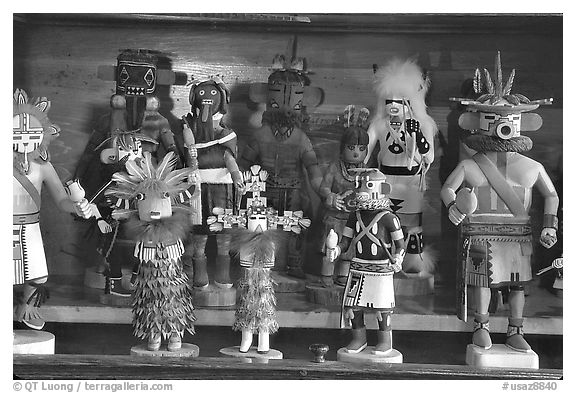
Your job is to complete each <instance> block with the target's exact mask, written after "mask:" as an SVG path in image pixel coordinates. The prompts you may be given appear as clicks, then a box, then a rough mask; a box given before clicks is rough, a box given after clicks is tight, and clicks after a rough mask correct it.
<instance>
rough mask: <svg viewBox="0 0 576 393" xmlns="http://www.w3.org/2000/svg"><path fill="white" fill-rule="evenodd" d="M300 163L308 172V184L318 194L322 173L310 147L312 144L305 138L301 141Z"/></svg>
mask: <svg viewBox="0 0 576 393" xmlns="http://www.w3.org/2000/svg"><path fill="white" fill-rule="evenodd" d="M302 147H303V152H302V155H301V158H302V163H303V164H304V167H305V168H306V171H307V172H308V178H309V179H310V184H311V185H312V188H313V189H314V191H315V192H316V193H319V192H320V191H319V189H320V183H322V172H320V167H319V166H318V158H317V157H316V153H315V152H314V148H313V147H312V142H310V139H308V138H307V137H306V138H305V139H304V141H303V146H302Z"/></svg>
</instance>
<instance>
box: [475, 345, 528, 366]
mask: <svg viewBox="0 0 576 393" xmlns="http://www.w3.org/2000/svg"><path fill="white" fill-rule="evenodd" d="M466 364H468V365H470V366H474V367H497V368H533V369H538V368H539V358H538V355H537V354H536V352H534V351H532V350H531V351H529V352H519V351H515V350H513V349H510V348H508V347H507V346H506V345H504V344H493V345H492V348H490V349H483V348H480V347H478V346H476V345H474V344H468V346H467V347H466Z"/></svg>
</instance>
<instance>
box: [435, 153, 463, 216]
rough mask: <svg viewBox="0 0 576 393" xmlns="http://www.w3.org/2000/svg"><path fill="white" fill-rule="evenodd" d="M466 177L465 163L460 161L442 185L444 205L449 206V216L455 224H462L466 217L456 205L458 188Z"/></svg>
mask: <svg viewBox="0 0 576 393" xmlns="http://www.w3.org/2000/svg"><path fill="white" fill-rule="evenodd" d="M465 177H466V172H465V170H464V164H463V163H460V164H458V166H457V167H456V169H454V170H453V171H452V173H451V174H450V175H449V176H448V178H447V179H446V181H445V182H444V185H443V186H442V190H440V197H441V198H442V202H444V205H446V207H447V208H448V218H449V219H450V221H452V223H453V224H454V225H458V224H460V223H461V222H462V220H464V218H465V217H466V215H465V214H463V213H462V212H461V211H460V210H458V208H457V207H456V190H457V189H458V188H460V186H461V185H462V183H463V182H464V180H465Z"/></svg>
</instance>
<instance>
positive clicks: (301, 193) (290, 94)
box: [240, 55, 322, 278]
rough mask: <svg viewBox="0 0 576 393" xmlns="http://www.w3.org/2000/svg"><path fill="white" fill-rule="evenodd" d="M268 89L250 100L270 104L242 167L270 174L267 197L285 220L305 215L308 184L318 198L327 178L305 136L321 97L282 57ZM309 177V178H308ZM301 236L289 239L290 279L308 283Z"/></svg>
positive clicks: (299, 65) (296, 62)
mask: <svg viewBox="0 0 576 393" xmlns="http://www.w3.org/2000/svg"><path fill="white" fill-rule="evenodd" d="M272 69H273V72H272V74H270V76H269V77H268V83H267V84H266V83H258V84H252V85H250V91H249V95H250V99H251V100H252V101H254V102H258V103H266V110H265V112H264V113H263V115H262V126H261V128H259V129H257V130H256V131H254V134H253V137H252V139H251V141H250V142H248V144H247V145H246V147H245V148H244V150H243V152H242V157H241V160H240V165H241V166H242V167H243V168H248V167H249V166H251V165H252V164H259V165H261V166H262V168H263V169H264V170H266V171H267V172H268V174H269V176H268V180H267V181H266V195H267V197H268V200H269V202H271V204H272V206H273V207H274V208H275V209H277V210H278V212H279V213H280V214H283V212H284V211H297V210H304V200H303V199H304V198H305V187H306V184H305V179H306V178H308V179H309V181H310V184H311V186H312V189H313V190H314V191H316V192H317V190H318V187H319V186H320V182H321V181H322V174H321V172H320V169H319V167H318V159H317V158H316V153H315V152H314V148H313V147H312V143H311V142H310V139H309V138H308V136H307V135H306V133H305V128H306V123H307V120H308V115H307V113H306V107H307V106H314V105H318V104H319V103H320V101H321V99H322V92H321V90H320V89H318V88H313V87H311V86H309V84H310V81H309V78H308V76H307V75H306V72H305V71H304V60H303V59H301V58H295V59H293V61H292V62H291V63H290V64H288V63H287V62H286V59H285V58H284V56H283V55H277V56H276V57H275V58H274V64H273V67H272ZM305 172H306V173H305ZM302 247H303V239H302V236H301V235H296V234H293V235H291V236H289V238H288V260H287V274H288V275H291V276H294V277H299V278H304V277H305V274H304V271H303V269H302V255H301V254H302Z"/></svg>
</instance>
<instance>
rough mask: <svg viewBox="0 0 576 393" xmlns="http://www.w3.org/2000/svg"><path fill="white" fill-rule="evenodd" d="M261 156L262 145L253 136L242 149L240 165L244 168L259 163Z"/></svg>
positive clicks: (246, 168) (247, 168)
mask: <svg viewBox="0 0 576 393" xmlns="http://www.w3.org/2000/svg"><path fill="white" fill-rule="evenodd" d="M259 158H260V145H259V143H258V141H257V140H256V138H252V140H250V142H249V143H248V144H246V146H245V147H244V149H242V155H241V156H240V158H239V159H238V165H239V166H240V168H243V169H244V170H249V168H250V167H251V166H252V165H253V164H255V163H257V162H258V161H259Z"/></svg>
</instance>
